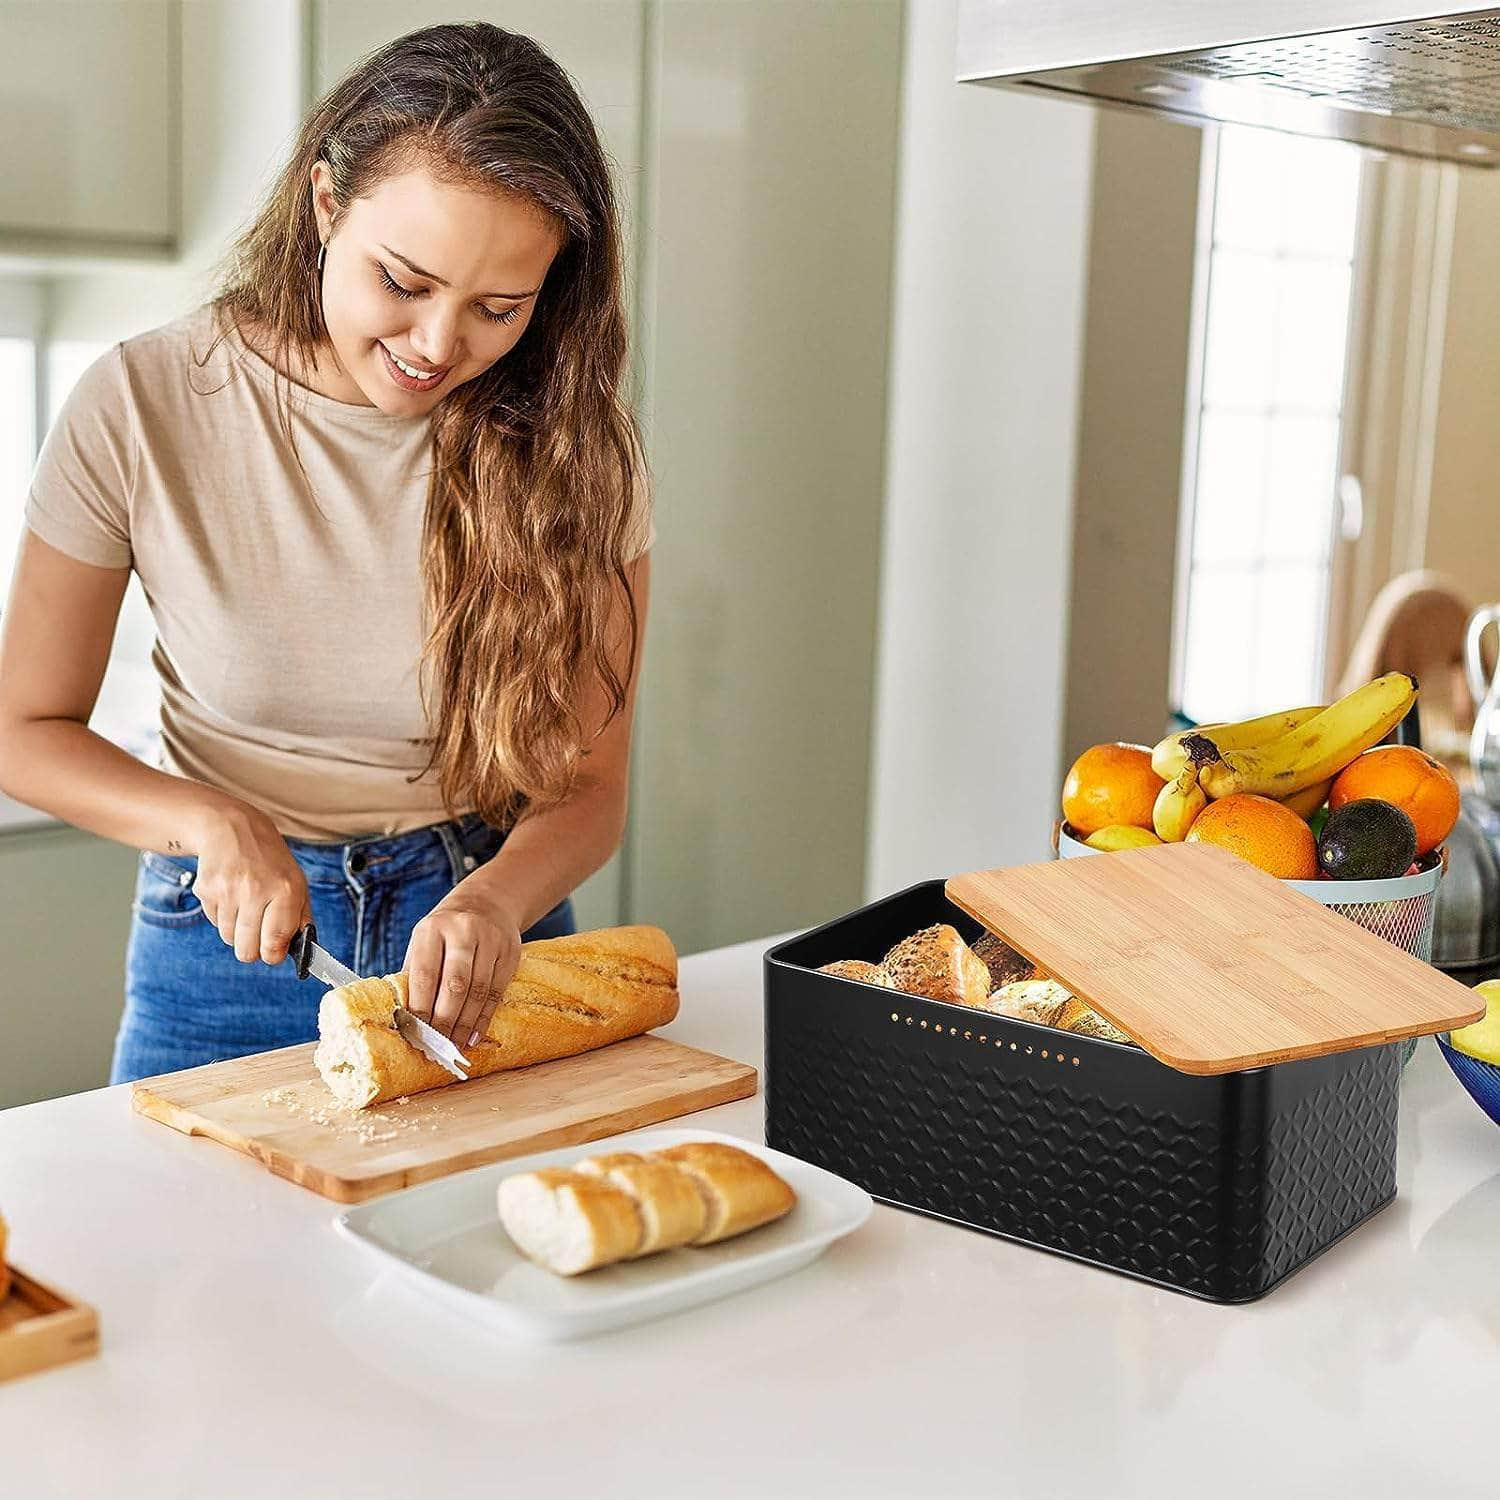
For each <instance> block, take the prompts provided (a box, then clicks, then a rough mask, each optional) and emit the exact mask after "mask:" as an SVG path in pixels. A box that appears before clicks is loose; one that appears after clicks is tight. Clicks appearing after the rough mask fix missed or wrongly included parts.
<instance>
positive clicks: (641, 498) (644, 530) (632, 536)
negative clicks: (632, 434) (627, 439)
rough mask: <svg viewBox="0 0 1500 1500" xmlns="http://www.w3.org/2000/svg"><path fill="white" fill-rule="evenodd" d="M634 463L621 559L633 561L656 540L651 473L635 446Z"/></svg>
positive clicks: (649, 548)
mask: <svg viewBox="0 0 1500 1500" xmlns="http://www.w3.org/2000/svg"><path fill="white" fill-rule="evenodd" d="M635 453H636V465H635V490H634V492H633V493H632V495H631V504H630V515H629V517H628V518H627V520H626V522H625V541H624V550H623V551H622V553H621V561H622V562H625V563H633V562H634V561H635V560H636V558H638V557H640V556H641V555H642V554H643V553H646V552H649V551H650V550H651V548H652V546H654V545H655V542H656V522H655V520H654V519H653V517H652V506H651V475H650V472H649V470H648V469H647V467H646V456H645V454H644V453H643V452H642V451H641V449H640V447H639V446H637V447H636V450H635Z"/></svg>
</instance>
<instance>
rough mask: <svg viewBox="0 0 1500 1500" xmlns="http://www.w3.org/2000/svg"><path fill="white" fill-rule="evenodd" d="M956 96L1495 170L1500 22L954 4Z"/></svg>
mask: <svg viewBox="0 0 1500 1500" xmlns="http://www.w3.org/2000/svg"><path fill="white" fill-rule="evenodd" d="M958 76H959V79H960V80H961V81H965V82H975V83H990V84H997V85H1004V86H1007V87H1016V88H1025V89H1031V90H1041V91H1044V92H1047V93H1051V94H1053V95H1056V96H1057V97H1061V98H1067V97H1073V98H1079V99H1084V100H1089V101H1093V102H1096V103H1104V104H1110V105H1120V106H1125V107H1128V108H1132V109H1143V110H1149V111H1151V112H1153V113H1156V114H1161V115H1168V116H1171V117H1173V118H1176V119H1180V120H1184V121H1188V122H1190V123H1195V124H1200V125H1201V124H1208V123H1213V122H1225V123H1234V124H1242V125H1260V126H1266V127H1268V128H1270V129H1274V130H1284V131H1290V132H1292V133H1293V134H1297V135H1312V136H1323V137H1327V138H1330V139H1334V140H1342V141H1352V142H1355V143H1356V144H1358V145H1362V146H1369V147H1373V148H1375V149H1377V150H1381V151H1391V152H1396V153H1398V154H1401V155H1405V156H1421V157H1432V158H1436V159H1439V160H1444V161H1461V162H1467V163H1471V164H1474V165H1479V166H1496V165H1500V9H1495V8H1491V7H1479V6H1469V5H1453V4H1451V3H1450V4H1448V5H1446V6H1444V7H1443V8H1442V9H1441V10H1440V11H1437V12H1434V11H1433V10H1431V9H1430V8H1424V7H1420V6H1417V7H1413V6H1411V5H1393V4H1381V3H1380V0H1149V3H1147V0H959V16H958Z"/></svg>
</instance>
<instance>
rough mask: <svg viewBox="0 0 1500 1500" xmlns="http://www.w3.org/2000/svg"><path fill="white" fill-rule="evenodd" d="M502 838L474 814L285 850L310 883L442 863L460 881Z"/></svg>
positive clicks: (398, 873) (417, 870)
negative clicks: (421, 825) (293, 857)
mask: <svg viewBox="0 0 1500 1500" xmlns="http://www.w3.org/2000/svg"><path fill="white" fill-rule="evenodd" d="M503 838H504V835H503V834H502V833H500V832H499V831H498V830H496V829H493V828H491V827H490V826H489V825H488V824H487V823H486V822H485V821H484V819H483V818H481V817H480V816H479V814H478V813H477V812H474V813H465V814H464V815H463V816H462V817H460V818H457V819H454V820H453V821H451V822H445V823H430V824H428V825H427V826H426V827H425V828H412V829H408V830H407V832H405V833H396V834H379V833H377V834H369V835H366V836H365V837H363V838H357V839H349V840H348V841H347V842H344V843H321V842H318V843H315V842H313V841H311V840H309V839H294V838H289V839H288V840H287V841H286V842H287V847H288V848H289V849H290V850H291V851H292V854H293V855H294V856H295V858H296V860H297V863H298V864H299V865H301V866H302V868H303V870H304V871H305V872H306V874H307V877H308V879H309V880H318V879H320V878H321V879H323V880H329V881H338V882H342V881H344V880H346V879H347V878H348V877H349V876H355V877H358V876H361V875H366V874H367V875H368V877H370V878H375V877H386V878H400V879H405V878H407V877H408V876H412V875H419V874H422V873H425V872H426V871H428V870H430V869H433V868H441V867H442V865H443V864H444V863H446V864H447V865H448V866H449V867H450V869H451V871H452V874H453V878H454V880H462V879H463V877H464V876H465V875H466V874H467V873H468V872H469V871H470V870H472V869H473V868H474V867H475V865H476V864H478V863H479V862H480V861H481V860H482V859H483V858H485V857H487V856H488V855H489V854H490V853H493V851H494V848H495V846H496V844H497V842H500V841H503Z"/></svg>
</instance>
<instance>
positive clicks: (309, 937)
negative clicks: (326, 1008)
mask: <svg viewBox="0 0 1500 1500" xmlns="http://www.w3.org/2000/svg"><path fill="white" fill-rule="evenodd" d="M286 956H287V958H289V959H290V960H291V963H292V967H293V968H294V969H295V970H296V971H297V978H298V979H306V978H307V976H308V975H309V974H311V975H312V976H313V977H314V978H315V979H321V980H322V981H323V983H324V984H326V985H330V986H332V987H333V988H334V989H337V988H338V987H339V986H340V985H344V984H355V983H357V982H358V981H359V979H360V977H361V976H360V975H358V974H356V973H355V972H354V970H353V969H350V968H346V967H345V966H344V965H343V964H341V963H340V962H339V961H338V959H336V958H335V957H334V956H333V955H332V954H331V953H330V952H329V951H328V950H327V949H326V948H322V947H319V945H318V929H317V927H316V926H315V925H314V924H313V923H311V922H309V923H307V924H306V926H304V927H303V928H302V929H301V930H300V931H299V932H298V933H297V935H296V936H295V937H294V938H293V939H292V941H291V942H290V943H289V944H288V945H287V950H286ZM385 983H387V984H390V981H389V980H386V981H385ZM390 988H391V990H392V992H393V993H395V992H396V987H395V985H390ZM392 1019H393V1020H394V1022H395V1026H396V1030H397V1031H399V1032H400V1033H401V1035H402V1036H403V1037H405V1038H406V1040H407V1042H408V1043H410V1044H411V1046H413V1047H415V1048H416V1049H417V1051H418V1052H420V1053H421V1054H422V1055H423V1056H424V1057H426V1058H430V1059H431V1060H432V1061H433V1062H435V1063H437V1064H438V1066H439V1067H442V1068H446V1069H447V1070H448V1072H450V1073H451V1074H453V1076H454V1077H455V1078H461V1079H463V1080H464V1081H465V1082H467V1081H468V1077H469V1074H468V1069H469V1066H470V1064H469V1059H468V1058H467V1057H465V1056H464V1055H463V1053H462V1052H460V1051H459V1050H458V1048H457V1047H456V1046H455V1045H454V1044H453V1042H452V1040H451V1039H450V1038H448V1037H445V1036H444V1035H443V1033H442V1032H441V1031H439V1030H438V1029H437V1028H436V1027H435V1026H429V1025H428V1024H427V1022H426V1021H424V1020H423V1019H422V1018H421V1017H420V1016H414V1015H413V1014H412V1013H411V1012H410V1011H409V1010H407V1008H406V1007H405V1006H404V1005H402V1004H401V1003H400V998H399V995H398V997H397V1002H396V1011H395V1015H394V1016H393V1018H392Z"/></svg>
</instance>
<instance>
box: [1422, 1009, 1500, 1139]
mask: <svg viewBox="0 0 1500 1500" xmlns="http://www.w3.org/2000/svg"><path fill="white" fill-rule="evenodd" d="M1435 1040H1436V1041H1437V1044H1438V1050H1439V1051H1440V1052H1441V1053H1442V1054H1443V1057H1444V1059H1445V1060H1446V1062H1447V1064H1448V1066H1449V1067H1450V1068H1452V1069H1453V1076H1454V1077H1455V1078H1457V1079H1458V1081H1459V1082H1460V1083H1461V1084H1463V1086H1464V1089H1465V1091H1466V1092H1467V1093H1468V1095H1469V1097H1470V1098H1471V1099H1472V1100H1473V1101H1474V1102H1475V1103H1476V1104H1477V1105H1478V1106H1479V1107H1480V1109H1482V1110H1483V1111H1484V1112H1485V1114H1487V1115H1488V1116H1489V1117H1490V1119H1492V1120H1493V1121H1494V1122H1495V1124H1497V1125H1500V1066H1496V1064H1494V1063H1490V1062H1484V1061H1482V1060H1481V1059H1480V1058H1477V1057H1470V1056H1469V1055H1468V1054H1467V1053H1466V1052H1460V1051H1459V1050H1458V1049H1457V1048H1456V1047H1454V1046H1453V1045H1452V1044H1451V1043H1450V1042H1449V1039H1448V1033H1447V1032H1445V1031H1440V1032H1438V1034H1437V1036H1436V1038H1435Z"/></svg>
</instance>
